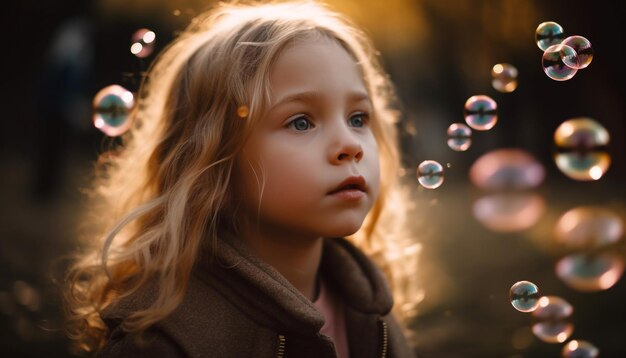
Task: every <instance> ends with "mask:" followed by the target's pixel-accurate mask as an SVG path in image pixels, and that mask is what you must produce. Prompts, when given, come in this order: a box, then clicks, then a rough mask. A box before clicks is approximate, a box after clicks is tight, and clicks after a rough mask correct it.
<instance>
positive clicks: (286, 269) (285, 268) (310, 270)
mask: <svg viewBox="0 0 626 358" xmlns="http://www.w3.org/2000/svg"><path fill="white" fill-rule="evenodd" d="M242 239H243V240H244V242H245V243H246V244H247V245H248V247H250V248H251V249H252V251H253V252H254V253H255V254H256V255H258V256H259V257H260V258H261V259H262V260H263V261H265V262H267V263H268V264H270V265H271V266H272V267H274V268H275V269H276V270H277V271H278V272H279V273H280V274H281V275H283V276H284V277H285V278H286V279H287V281H289V282H290V283H291V284H292V285H293V286H294V287H295V288H296V289H298V291H300V292H301V293H302V294H303V295H304V296H306V297H307V298H308V299H310V300H311V301H313V300H314V299H315V298H316V296H317V273H318V268H319V264H320V260H321V257H322V244H323V240H322V238H321V237H317V238H303V237H302V236H300V235H295V234H286V233H284V232H283V233H278V232H275V231H273V230H263V229H259V230H246V231H244V232H243V235H242Z"/></svg>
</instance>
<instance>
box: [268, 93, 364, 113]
mask: <svg viewBox="0 0 626 358" xmlns="http://www.w3.org/2000/svg"><path fill="white" fill-rule="evenodd" d="M323 96H324V95H323V94H322V93H321V92H317V91H304V92H296V93H292V94H288V95H285V96H283V97H282V98H280V99H279V100H278V101H276V103H275V104H274V105H272V106H271V107H270V111H272V110H274V109H275V108H276V107H279V106H282V105H284V104H286V103H289V102H314V101H319V100H321V99H323ZM346 99H347V100H348V102H350V103H355V102H361V101H367V102H368V103H371V101H370V97H369V96H368V95H367V93H365V92H362V91H353V92H350V93H348V95H347V98H346Z"/></svg>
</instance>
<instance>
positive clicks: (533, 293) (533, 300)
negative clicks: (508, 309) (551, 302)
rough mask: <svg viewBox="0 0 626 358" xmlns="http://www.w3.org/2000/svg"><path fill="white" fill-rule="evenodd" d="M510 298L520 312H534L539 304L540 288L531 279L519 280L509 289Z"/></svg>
mask: <svg viewBox="0 0 626 358" xmlns="http://www.w3.org/2000/svg"><path fill="white" fill-rule="evenodd" d="M509 300H510V301H511V304H512V305H513V307H515V309H516V310H518V311H520V312H532V311H534V310H535V309H536V308H537V305H538V304H539V288H537V285H535V284H534V283H532V282H529V281H518V282H516V283H515V284H513V286H511V289H510V290H509Z"/></svg>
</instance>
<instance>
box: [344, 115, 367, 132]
mask: <svg viewBox="0 0 626 358" xmlns="http://www.w3.org/2000/svg"><path fill="white" fill-rule="evenodd" d="M368 120H369V115H368V114H367V113H363V112H360V113H356V114H354V115H352V117H350V118H349V119H348V124H350V126H352V127H359V128H360V127H364V126H365V125H366V124H367V121H368Z"/></svg>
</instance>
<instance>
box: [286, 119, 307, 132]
mask: <svg viewBox="0 0 626 358" xmlns="http://www.w3.org/2000/svg"><path fill="white" fill-rule="evenodd" d="M312 126H313V125H312V124H311V121H309V120H308V119H307V118H306V117H298V118H296V119H294V120H293V121H291V122H289V125H288V126H287V127H288V128H293V129H295V130H297V131H305V130H307V129H311V127H312Z"/></svg>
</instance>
